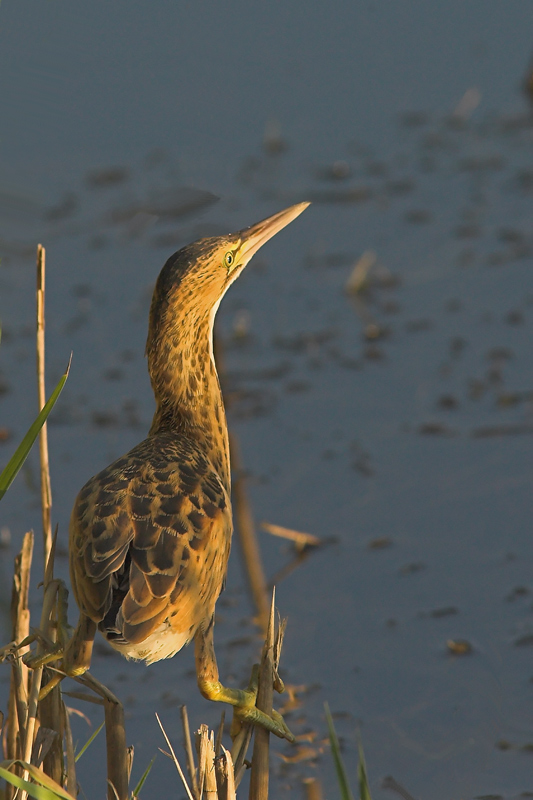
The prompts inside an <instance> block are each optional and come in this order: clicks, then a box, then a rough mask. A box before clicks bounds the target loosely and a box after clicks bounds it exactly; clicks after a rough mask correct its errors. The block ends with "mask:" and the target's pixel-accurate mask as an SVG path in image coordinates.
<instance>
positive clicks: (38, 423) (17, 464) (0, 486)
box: [0, 356, 72, 500]
mask: <svg viewBox="0 0 533 800" xmlns="http://www.w3.org/2000/svg"><path fill="white" fill-rule="evenodd" d="M71 360H72V356H71V359H70V360H69V362H68V367H67V371H66V372H65V374H64V375H63V376H62V377H61V379H60V381H59V383H58V384H57V386H56V388H55V389H54V391H53V392H52V394H51V395H50V397H49V398H48V400H47V402H46V404H45V405H44V407H43V409H42V411H41V413H40V414H39V416H38V417H37V419H36V420H35V421H34V422H33V424H32V425H31V426H30V428H29V430H28V432H27V434H26V436H25V437H24V439H23V440H22V442H21V443H20V444H19V446H18V447H17V449H16V450H15V453H14V454H13V455H12V457H11V458H10V459H9V461H8V463H7V466H6V467H5V468H4V470H3V471H2V473H1V474H0V500H1V499H2V497H3V496H4V495H5V493H6V492H7V490H8V489H9V487H10V486H11V484H12V483H13V481H14V479H15V477H16V475H17V473H18V472H19V470H20V468H21V467H22V465H23V464H24V462H25V461H26V459H27V457H28V453H29V452H30V450H31V448H32V446H33V443H34V442H35V440H36V438H37V436H38V435H39V431H40V430H41V428H42V427H43V425H44V423H45V422H46V418H47V417H48V415H49V413H50V411H51V410H52V408H53V407H54V405H55V403H56V400H57V398H58V397H59V395H60V394H61V391H62V389H63V386H64V385H65V383H66V380H67V378H68V373H69V370H70V361H71Z"/></svg>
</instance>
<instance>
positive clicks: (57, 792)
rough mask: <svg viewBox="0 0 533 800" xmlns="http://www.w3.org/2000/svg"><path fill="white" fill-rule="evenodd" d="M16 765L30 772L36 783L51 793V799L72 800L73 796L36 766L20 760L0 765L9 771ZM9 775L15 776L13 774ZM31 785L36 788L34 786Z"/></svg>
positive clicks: (15, 759) (3, 762) (4, 762)
mask: <svg viewBox="0 0 533 800" xmlns="http://www.w3.org/2000/svg"><path fill="white" fill-rule="evenodd" d="M14 764H18V765H19V766H20V767H22V769H25V770H26V771H27V772H29V774H30V777H31V778H33V780H34V781H36V783H38V784H39V785H40V786H42V787H43V788H45V789H47V791H49V792H50V796H51V797H54V798H55V797H59V798H61V799H62V800H72V795H71V794H69V793H68V792H66V791H65V790H64V789H63V788H62V787H61V786H60V785H59V784H58V783H56V782H55V780H54V779H53V778H50V777H49V776H48V775H46V774H45V773H44V772H43V771H42V769H39V767H36V766H35V765H34V764H28V762H27V761H22V760H21V759H20V758H14V759H11V760H8V761H2V762H1V763H0V769H3V770H9V769H10V767H12V766H13V765H14ZM9 774H10V775H12V776H13V773H12V772H10V773H9ZM14 777H15V778H17V779H18V776H16V775H15V776H14ZM19 780H20V779H19ZM30 785H31V786H34V784H30Z"/></svg>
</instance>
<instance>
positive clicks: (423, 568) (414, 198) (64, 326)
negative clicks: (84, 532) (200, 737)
mask: <svg viewBox="0 0 533 800" xmlns="http://www.w3.org/2000/svg"><path fill="white" fill-rule="evenodd" d="M30 9H31V13H30ZM123 11H124V10H123V9H121V8H119V7H118V6H116V7H114V6H107V5H106V6H104V5H102V6H101V7H93V6H91V7H90V8H86V7H84V6H83V5H82V4H81V3H77V2H73V3H70V4H69V7H68V8H64V7H63V6H61V7H60V6H59V5H58V6H55V5H53V4H46V5H43V6H41V5H40V4H26V5H25V6H24V7H21V6H20V5H18V6H17V5H16V4H15V3H10V2H5V3H3V4H2V7H1V11H0V36H1V39H2V46H1V48H0V60H1V67H2V68H1V69H0V76H1V77H0V85H1V87H2V90H1V91H2V96H3V107H4V115H3V116H4V122H3V132H2V142H1V145H0V146H1V148H2V150H1V153H2V167H1V172H0V178H1V180H0V254H1V256H2V261H1V264H0V315H1V319H2V327H3V338H2V344H1V348H0V392H1V394H0V428H2V429H5V430H4V437H5V436H6V435H8V434H9V435H10V438H7V440H6V441H5V442H4V443H2V444H0V463H3V462H5V460H6V459H7V457H8V456H9V455H10V453H11V451H12V449H13V447H14V445H15V443H16V442H17V440H18V439H19V438H20V437H21V435H22V434H23V433H24V430H25V428H26V427H27V425H28V424H29V422H30V420H31V419H32V416H33V414H34V410H35V399H34V395H35V391H34V385H33V372H34V354H33V347H34V334H33V303H34V298H33V289H34V268H33V261H34V255H33V254H34V250H35V244H36V243H37V242H38V241H42V242H43V243H44V244H45V245H46V246H47V256H48V300H47V303H48V304H47V326H48V327H47V347H48V353H47V356H48V382H49V386H52V385H53V383H54V382H55V381H56V380H57V378H58V377H59V375H60V374H61V372H62V370H63V369H64V367H65V365H66V362H67V360H68V357H69V354H70V351H71V350H72V351H73V353H74V359H73V367H72V373H71V376H70V378H69V381H68V384H67V386H66V388H65V391H64V393H63V396H62V398H61V401H60V404H59V405H58V407H57V408H56V410H55V412H54V417H53V419H52V420H51V425H50V445H51V459H52V479H53V491H54V517H55V521H57V522H58V523H59V526H60V540H61V548H60V557H59V563H58V571H59V572H60V573H61V574H63V575H66V535H67V525H68V516H69V513H70V507H71V505H72V501H73V497H74V496H75V493H76V492H77V490H78V489H79V487H80V486H81V485H82V484H83V483H84V482H85V480H86V479H87V478H88V477H89V476H90V475H92V474H93V473H94V472H96V471H97V470H99V469H100V468H102V467H103V466H104V465H105V464H107V463H108V462H109V461H110V460H112V459H113V458H115V457H117V456H118V455H120V454H121V453H123V452H125V451H126V450H127V449H128V448H129V447H131V446H132V445H133V444H135V443H136V442H137V441H139V440H140V439H141V438H142V437H143V436H144V434H145V432H146V429H147V426H148V425H149V421H150V417H151V413H152V408H153V406H152V397H151V393H150V389H149V383H148V378H147V375H146V366H145V362H144V360H143V358H142V353H143V347H144V339H145V335H146V319H147V310H148V303H149V298H150V291H151V287H152V285H153V282H154V280H155V277H156V275H157V272H158V270H159V269H160V267H161V266H162V264H163V263H164V261H165V259H166V258H167V257H168V255H169V254H170V253H172V252H173V251H174V250H176V249H177V248H178V247H179V246H181V245H182V244H184V243H186V242H188V241H191V240H192V239H194V238H196V237H197V236H201V235H211V234H216V233H217V232H223V231H228V230H235V229H238V228H240V227H242V226H243V225H246V224H248V223H251V222H254V221H255V220H256V219H259V218H261V217H262V216H266V215H267V214H269V213H271V212H273V211H275V210H277V209H279V208H282V207H283V206H284V205H289V204H290V203H293V202H298V201H301V200H307V199H310V200H313V206H312V207H311V208H310V209H309V210H308V211H306V213H305V214H304V215H302V217H300V218H299V219H298V220H297V221H296V222H295V223H294V224H293V225H291V226H290V227H289V228H288V229H287V230H286V231H284V232H283V233H282V234H280V236H279V237H276V239H274V240H272V242H271V243H269V245H268V247H267V248H265V250H264V251H262V252H261V253H260V254H259V255H258V256H257V257H256V259H254V261H253V262H252V264H251V265H250V267H249V268H248V270H247V271H246V272H245V273H244V275H243V276H242V278H241V279H240V280H239V282H238V283H237V284H236V285H235V286H234V287H233V288H232V291H231V293H230V294H229V295H228V296H227V298H226V299H225V301H224V304H223V306H222V308H221V310H220V315H219V325H218V333H219V337H220V341H221V342H222V345H223V349H224V355H225V362H226V372H227V391H228V396H229V397H230V398H231V410H230V422H231V425H232V429H233V430H234V431H235V433H236V434H237V435H238V437H239V440H240V445H241V450H242V457H243V461H244V464H245V466H246V469H247V472H248V475H249V479H248V489H249V494H250V499H251V501H252V504H253V510H254V514H255V517H256V519H257V520H258V521H260V520H268V521H270V522H273V523H276V524H281V525H285V526H288V527H292V528H295V529H299V530H304V531H308V532H310V533H313V534H316V535H318V536H320V537H322V538H323V539H324V540H325V545H324V547H323V548H322V549H320V550H318V551H316V552H314V553H311V554H309V556H308V557H307V559H305V560H304V561H303V562H302V563H300V564H299V565H298V566H297V567H296V568H295V569H294V571H293V572H291V573H290V574H288V575H286V576H285V577H284V575H283V570H284V568H285V567H286V565H287V564H289V563H290V562H291V560H292V559H293V553H292V551H291V549H290V548H289V547H288V546H287V545H285V544H283V543H280V541H279V540H277V539H272V538H270V537H268V535H267V534H260V535H261V545H262V548H263V553H264V560H265V569H266V571H267V573H268V575H269V576H278V577H277V578H276V582H277V587H278V603H279V607H280V610H281V611H282V613H283V614H286V615H288V617H289V628H288V634H287V638H286V644H285V650H284V678H285V679H286V681H287V683H289V684H291V685H293V686H296V687H300V688H299V690H298V691H297V693H296V694H297V697H298V699H299V700H300V702H301V704H300V705H299V707H298V708H296V709H294V710H292V711H289V712H288V713H287V720H288V722H289V724H290V725H291V727H292V728H293V730H294V731H295V732H296V733H298V734H304V733H306V732H313V733H314V734H316V736H315V738H314V739H313V741H312V742H311V744H310V745H309V748H310V749H309V750H308V751H307V753H305V752H303V751H301V750H299V751H296V752H297V753H299V754H300V755H301V757H302V760H298V759H294V760H295V761H296V763H293V764H291V763H285V762H284V761H283V759H282V758H278V756H275V757H274V759H275V760H274V765H275V772H276V775H277V781H278V789H277V792H278V793H279V796H289V794H290V796H294V797H298V796H300V794H301V793H302V788H301V779H302V777H306V776H310V775H320V776H321V777H322V779H323V781H324V784H325V785H326V786H327V785H328V784H330V783H332V782H333V781H334V778H333V771H332V766H331V761H330V757H329V754H328V752H327V748H324V746H323V738H324V736H325V724H324V719H323V710H322V709H323V702H324V701H325V700H327V701H328V702H329V704H330V706H331V708H332V710H333V711H334V712H335V713H336V719H337V726H338V729H339V733H340V734H341V736H342V738H343V742H344V748H345V755H346V760H347V763H348V765H349V766H350V768H351V770H352V773H353V774H354V773H355V763H356V730H357V728H358V727H359V728H360V730H361V733H362V736H363V742H364V747H365V752H366V756H367V762H368V768H369V772H370V776H371V781H372V788H373V793H374V796H375V797H390V796H394V795H393V794H391V792H390V790H388V789H387V782H386V781H385V782H384V779H385V778H386V776H389V775H392V776H393V777H394V779H395V780H396V781H398V782H399V783H400V784H401V785H402V786H404V787H405V788H406V789H407V790H408V791H409V792H410V793H411V794H412V795H413V796H414V797H432V798H437V800H439V799H440V798H442V800H447V799H448V798H450V797H465V798H467V797H477V796H484V795H496V796H502V797H506V798H510V797H515V796H519V795H520V794H521V793H523V792H532V791H533V763H532V761H531V747H532V742H533V729H532V725H531V714H532V710H533V709H532V704H533V692H532V689H531V682H530V677H531V674H532V670H531V643H532V641H533V628H532V624H531V602H532V598H531V586H532V584H531V575H532V574H533V563H532V562H533V551H532V548H531V544H530V518H531V488H530V487H531V481H532V478H533V468H532V466H531V463H532V462H531V457H530V450H531V447H532V442H533V438H532V434H533V406H532V402H533V358H532V355H531V348H530V346H529V342H530V336H531V325H532V316H533V278H532V274H531V265H532V247H533V231H532V226H531V198H532V194H533V175H532V170H531V152H532V147H533V126H532V124H531V120H530V119H529V118H528V116H527V107H526V101H525V99H524V98H523V97H522V96H521V94H520V80H521V77H522V74H523V71H524V69H525V66H526V64H527V60H528V58H529V47H530V41H529V38H528V31H529V27H528V23H529V18H528V17H529V13H528V9H527V7H526V6H525V4H519V3H513V2H507V3H506V4H505V6H503V5H501V4H498V3H493V2H487V0H484V2H483V3H481V2H479V3H476V2H472V3H469V4H468V6H467V7H466V8H465V6H464V4H462V3H452V2H446V3H441V4H438V6H437V4H434V3H425V4H422V3H413V4H411V5H410V6H409V8H408V9H407V8H405V9H399V8H398V5H397V4H395V3H392V2H389V3H381V4H379V6H378V5H377V4H370V3H369V4H367V6H366V7H365V8H359V9H352V8H351V4H344V3H340V2H339V3H338V4H336V8H335V9H334V13H333V11H331V12H328V13H326V12H325V11H323V10H320V9H319V8H316V9H309V8H307V7H306V8H305V9H304V8H302V7H300V6H299V5H298V4H296V3H295V4H292V5H290V6H288V7H286V8H284V9H282V8H277V9H268V8H266V7H265V8H261V9H259V8H258V9H256V10H255V11H254V12H253V14H252V13H251V11H250V9H249V8H248V7H245V6H244V4H243V5H242V7H241V6H239V4H237V3H236V4H234V5H233V7H232V9H231V10H224V11H222V10H221V9H219V8H218V7H217V6H215V4H204V5H202V6H199V7H198V8H197V9H196V10H195V9H190V10H189V9H188V10H187V12H186V13H185V12H183V13H181V14H180V13H179V12H178V11H177V10H175V9H173V8H170V6H168V5H167V4H164V3H152V4H151V5H150V9H149V10H148V7H144V5H143V4H138V3H133V4H130V5H129V7H128V15H127V17H125V16H124V13H123ZM454 111H455V113H454ZM272 120H274V121H276V120H277V121H278V122H277V123H276V122H273V121H272ZM265 137H266V139H265ZM264 139H265V141H263V140H264ZM191 186H194V187H195V188H194V190H193V189H191V188H190V187H191ZM217 197H218V198H219V200H218V201H216V198H217ZM363 254H366V255H364V259H365V260H366V262H367V263H371V267H370V271H369V273H368V286H367V287H366V291H364V292H363V293H360V294H359V295H357V296H356V297H353V296H350V295H349V294H347V292H346V284H347V281H348V280H349V278H350V276H351V275H352V272H353V268H354V265H355V264H356V263H357V262H359V263H360V264H361V262H360V259H361V257H362V256H363ZM37 476H38V473H37V461H36V458H35V454H33V457H32V458H31V459H30V460H29V461H28V465H27V467H26V468H25V471H24V474H23V475H22V476H20V477H19V478H18V480H17V482H16V483H15V484H14V485H13V487H12V489H11V491H10V493H9V494H8V495H7V496H6V498H5V499H4V501H3V503H2V514H1V518H0V527H2V529H3V536H2V540H3V541H4V542H5V541H6V540H7V538H8V533H9V534H10V535H11V544H10V545H7V544H6V546H5V547H4V549H3V550H2V559H1V565H0V566H1V570H2V577H3V581H2V585H3V589H1V590H0V591H1V600H2V609H3V611H2V614H3V620H4V623H3V629H4V631H5V634H4V637H7V635H8V633H7V625H8V623H7V606H8V598H9V588H8V587H9V578H10V572H11V563H12V559H13V556H14V554H15V552H16V549H17V548H18V545H19V542H20V538H21V535H22V533H23V532H24V531H25V530H26V529H27V528H29V527H34V528H35V529H36V530H38V529H39V518H40V515H39V500H38V498H39V494H38V485H37ZM280 571H281V574H280ZM39 574H40V566H39V559H37V565H36V568H35V574H34V591H33V598H34V605H35V607H37V606H36V603H37V600H38V590H37V588H36V584H37V582H38V576H39ZM218 611H219V615H218V616H219V619H218V621H217V641H218V648H217V651H218V656H219V661H220V668H221V674H222V677H223V679H224V680H225V681H227V682H228V683H231V684H242V683H244V682H245V681H246V679H247V675H248V672H249V669H250V665H251V664H252V663H253V659H254V658H255V657H256V653H257V647H258V643H257V639H256V633H255V628H254V626H253V624H252V623H251V619H250V612H251V607H250V603H249V600H248V597H247V592H246V582H245V578H244V575H243V572H242V569H241V565H240V561H239V554H238V548H237V547H235V548H234V553H233V557H232V561H231V566H230V573H229V578H228V587H227V590H226V593H225V594H224V596H223V597H222V598H221V602H220V603H219V607H218ZM453 643H455V644H453ZM462 643H464V649H466V651H467V652H466V653H464V654H463V655H461V654H459V653H458V652H454V651H460V650H461V644H462ZM94 671H95V674H96V675H97V676H98V677H99V678H101V679H102V680H104V681H105V682H106V683H108V684H109V685H110V686H111V687H112V688H113V689H114V690H115V691H116V692H117V693H118V694H119V695H120V696H121V697H122V698H123V699H124V702H125V704H126V708H127V712H128V735H129V740H130V741H131V742H132V743H133V744H134V745H135V748H136V758H135V766H134V777H135V776H139V775H140V774H141V772H142V771H143V769H144V767H145V765H146V764H147V763H148V761H149V760H150V759H151V758H152V756H153V755H154V754H155V753H156V752H157V747H158V746H159V745H160V744H162V742H161V740H160V735H159V733H158V730H157V726H156V722H155V719H154V711H158V712H159V713H160V714H161V716H162V719H163V721H164V723H165V725H166V728H167V731H168V733H169V735H170V736H171V737H172V738H174V739H175V741H176V742H178V743H179V740H180V732H179V731H180V727H179V704H180V703H182V702H184V701H186V702H187V704H188V706H189V711H190V715H191V717H192V720H193V723H194V724H198V723H199V722H200V721H209V722H210V723H211V724H215V721H216V719H217V716H218V714H217V711H216V709H213V708H212V707H211V706H209V704H207V703H205V702H204V701H202V700H201V698H199V696H198V693H197V691H196V689H195V680H194V664H193V654H192V652H191V651H190V650H189V651H185V652H184V653H182V654H180V655H179V656H178V657H177V658H175V659H174V660H172V661H169V662H165V663H161V664H157V665H154V666H153V667H151V668H150V669H146V668H144V667H142V666H140V665H133V664H126V663H125V662H123V661H121V660H120V659H119V658H117V657H116V656H114V655H112V654H110V653H109V651H108V650H107V649H106V647H105V646H104V645H103V644H100V645H99V646H98V648H97V653H96V657H95V662H94ZM6 677H7V676H4V678H2V681H3V683H2V685H3V687H4V689H3V696H4V697H5V687H6V685H7V684H6ZM73 705H74V701H73ZM83 710H84V711H87V710H86V709H83ZM87 713H89V712H87ZM90 716H91V718H92V719H93V720H94V722H96V721H97V717H98V715H97V714H96V713H94V714H93V713H92V710H91V711H90ZM74 724H75V726H76V727H75V731H76V736H77V737H78V738H79V740H80V741H83V740H85V738H86V737H87V735H88V733H87V728H86V724H85V722H83V720H76V721H75V723H74ZM304 745H305V747H308V744H307V743H304ZM304 745H302V746H304ZM102 747H103V743H100V744H98V743H96V744H95V745H94V753H95V754H98V753H99V752H101V749H102ZM274 750H275V751H276V752H277V753H280V754H281V755H282V756H284V757H285V758H292V757H293V756H294V753H295V751H294V750H293V749H291V748H290V747H288V746H287V747H285V746H284V745H281V744H280V745H277V743H275V745H274ZM306 755H307V756H308V760H306V759H305V758H304V757H305V756H306ZM80 780H81V782H82V784H83V786H84V789H85V792H86V794H87V796H99V795H102V794H103V791H104V789H103V779H102V776H101V775H95V774H94V769H93V768H91V764H90V763H89V761H88V760H87V761H86V764H85V765H84V764H83V760H82V761H81V762H80ZM174 784H175V779H174V775H173V773H172V771H171V765H170V764H167V762H166V759H165V758H164V756H162V755H159V757H158V761H157V762H156V767H155V768H154V771H153V773H152V776H151V777H150V783H149V784H147V787H146V792H147V793H148V794H147V796H148V795H149V794H150V792H151V793H153V794H154V795H155V793H156V791H157V792H161V791H168V790H169V788H170V787H171V786H174ZM389 785H390V784H389ZM149 787H150V788H149ZM283 792H285V795H283ZM334 792H335V790H331V791H329V794H331V795H333V794H334ZM178 795H179V790H178Z"/></svg>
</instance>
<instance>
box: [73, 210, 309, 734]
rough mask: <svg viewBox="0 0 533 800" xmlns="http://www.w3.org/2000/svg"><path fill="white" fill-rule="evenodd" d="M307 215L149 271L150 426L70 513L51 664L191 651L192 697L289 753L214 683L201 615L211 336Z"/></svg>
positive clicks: (189, 250) (219, 470) (213, 408)
mask: <svg viewBox="0 0 533 800" xmlns="http://www.w3.org/2000/svg"><path fill="white" fill-rule="evenodd" d="M308 205H309V203H299V204H297V205H293V206H291V207H289V208H286V209H284V210H283V211H280V212H278V213H277V214H274V215H273V216H270V217H268V218H267V219H264V220H262V221H261V222H258V223H256V224H254V225H251V226H250V227H248V228H245V229H243V230H240V231H238V232H237V233H232V234H228V235H225V236H217V237H211V238H204V239H200V240H198V241H196V242H193V243H192V244H189V245H187V246H185V247H183V248H182V249H181V250H179V251H178V252H176V253H174V255H172V256H171V257H170V258H169V259H168V261H167V262H166V264H165V265H164V267H163V269H162V270H161V272H160V274H159V277H158V279H157V282H156V285H155V289H154V293H153V297H152V302H151V307H150V314H149V324H148V337H147V342H146V356H147V360H148V371H149V374H150V380H151V385H152V389H153V392H154V396H155V404H156V408H155V413H154V417H153V421H152V424H151V427H150V429H149V432H148V436H147V437H146V439H144V441H142V442H140V444H138V445H136V446H135V447H133V449H131V450H130V451H129V452H128V453H126V454H125V455H124V456H122V457H121V458H119V459H117V460H116V461H114V462H113V463H112V464H110V465H109V466H108V467H106V468H105V469H104V470H102V471H101V472H99V473H98V474H97V475H95V476H94V477H92V478H91V479H90V480H89V481H87V483H86V484H85V485H84V487H83V488H82V489H81V491H80V492H79V494H78V496H77V498H76V501H75V503H74V508H73V511H72V515H71V519H70V527H69V562H70V577H71V584H72V589H73V593H74V597H75V599H76V601H77V605H78V607H79V610H80V616H79V621H78V624H77V626H76V628H75V630H74V633H73V635H72V637H71V638H70V640H69V641H68V643H67V644H66V646H65V648H64V652H63V661H62V670H63V672H64V673H66V674H67V675H69V676H79V675H82V674H83V673H85V672H86V671H87V670H88V669H89V666H90V663H91V655H92V648H93V641H94V637H95V635H96V631H97V629H99V630H100V632H101V633H102V634H103V636H104V637H105V639H106V640H107V641H108V642H109V644H110V645H111V647H113V648H114V649H115V650H117V651H118V652H119V653H121V654H122V655H124V656H125V657H126V658H127V659H133V660H135V661H144V662H145V663H146V664H152V663H153V662H156V661H159V660H161V659H165V658H170V657H172V656H174V655H175V654H176V653H177V652H178V651H179V650H181V648H182V647H183V646H184V645H186V644H188V643H189V642H191V641H192V640H194V643H195V661H196V673H197V682H198V687H199V689H200V692H201V694H202V695H203V696H204V697H206V698H208V699H210V700H215V701H222V702H226V703H229V704H230V705H232V706H233V707H234V714H235V715H236V716H237V717H238V719H239V720H240V721H241V722H252V723H254V724H258V725H261V726H263V727H264V728H266V729H267V730H269V731H271V732H272V733H274V734H276V735H277V736H279V737H280V738H285V739H288V740H289V741H292V740H293V738H294V737H293V736H292V734H291V733H290V731H289V729H288V728H287V726H286V724H285V722H284V720H283V718H282V717H281V715H280V714H279V713H278V712H276V711H273V713H272V716H269V715H267V714H265V713H263V712H262V711H259V710H258V709H257V708H256V705H255V703H256V688H255V689H254V688H253V687H252V688H250V687H249V688H248V689H232V688H229V687H225V686H223V685H222V683H221V682H220V680H219V673H218V667H217V662H216V656H215V649H214V640H213V625H214V612H215V604H216V601H217V599H218V596H219V594H220V592H221V590H222V588H223V585H224V582H225V577H226V571H227V564H228V557H229V553H230V545H231V536H232V530H233V524H232V511H231V496H230V494H231V476H230V452H229V439H228V428H227V423H226V415H225V410H224V402H223V397H222V392H221V388H220V383H219V379H218V374H217V369H216V365H215V359H214V352H213V325H214V320H215V315H216V313H217V310H218V307H219V305H220V302H221V300H222V298H223V296H224V294H225V293H226V291H227V290H228V288H229V287H230V286H231V284H232V283H233V282H234V281H235V280H236V279H237V278H238V276H239V275H240V274H241V272H242V271H243V269H244V268H245V266H246V265H247V264H248V263H249V261H250V259H251V258H252V256H253V255H255V253H256V252H257V251H258V250H259V248H261V247H262V246H263V245H264V244H265V243H266V242H267V241H268V240H269V239H271V238H272V237H273V236H274V235H275V234H277V233H278V232H279V231H281V230H282V229H283V228H284V227H285V226H286V225H288V224H289V223H290V222H292V221H293V220H294V219H295V218H296V217H298V216H299V215H300V214H301V213H302V212H303V211H304V210H305V209H306V208H307V207H308Z"/></svg>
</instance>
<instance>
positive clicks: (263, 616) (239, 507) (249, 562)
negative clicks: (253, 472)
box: [230, 434, 268, 633]
mask: <svg viewBox="0 0 533 800" xmlns="http://www.w3.org/2000/svg"><path fill="white" fill-rule="evenodd" d="M230 452H231V466H232V470H233V471H234V472H235V475H236V479H235V481H234V484H233V498H234V511H235V520H236V522H237V532H238V534H239V541H240V544H241V550H242V554H243V558H244V563H245V566H246V572H247V575H248V583H249V585H250V591H251V593H252V597H253V600H254V604H255V608H256V612H257V621H258V624H259V625H260V627H261V630H262V631H263V633H266V631H267V626H268V591H267V582H266V578H265V573H264V570H263V564H262V562H261V552H260V550H259V543H258V541H257V534H256V532H255V526H254V520H253V516H252V510H251V507H250V503H249V501H248V495H247V493H246V485H245V478H244V476H243V469H242V466H241V456H240V450H239V445H238V441H237V437H236V436H235V435H234V434H230Z"/></svg>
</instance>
